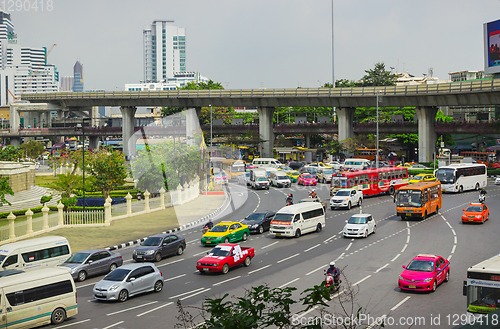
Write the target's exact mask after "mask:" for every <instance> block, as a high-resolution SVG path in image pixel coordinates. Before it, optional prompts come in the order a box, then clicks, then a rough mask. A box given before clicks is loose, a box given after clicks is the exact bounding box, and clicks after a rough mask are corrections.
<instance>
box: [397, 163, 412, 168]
mask: <svg viewBox="0 0 500 329" xmlns="http://www.w3.org/2000/svg"><path fill="white" fill-rule="evenodd" d="M414 164H416V163H415V162H406V163H405V164H398V165H397V166H396V167H406V168H409V167H412V166H413V165H414Z"/></svg>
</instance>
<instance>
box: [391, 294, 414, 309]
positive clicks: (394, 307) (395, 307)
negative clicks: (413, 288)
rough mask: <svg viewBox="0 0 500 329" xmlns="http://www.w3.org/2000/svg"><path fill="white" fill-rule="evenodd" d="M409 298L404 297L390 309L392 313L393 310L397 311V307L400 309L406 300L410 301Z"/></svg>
mask: <svg viewBox="0 0 500 329" xmlns="http://www.w3.org/2000/svg"><path fill="white" fill-rule="evenodd" d="M410 297H411V296H406V298H405V299H403V300H402V301H400V302H399V303H397V304H396V305H394V306H393V307H392V308H391V311H394V310H395V309H397V308H398V307H400V306H401V305H403V303H404V302H406V301H407V300H408V299H410Z"/></svg>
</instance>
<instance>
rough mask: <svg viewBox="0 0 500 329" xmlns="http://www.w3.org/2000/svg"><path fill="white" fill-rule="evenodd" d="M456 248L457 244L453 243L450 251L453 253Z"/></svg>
mask: <svg viewBox="0 0 500 329" xmlns="http://www.w3.org/2000/svg"><path fill="white" fill-rule="evenodd" d="M456 248H457V245H455V244H454V245H453V248H451V253H452V254H454V253H455V249H456Z"/></svg>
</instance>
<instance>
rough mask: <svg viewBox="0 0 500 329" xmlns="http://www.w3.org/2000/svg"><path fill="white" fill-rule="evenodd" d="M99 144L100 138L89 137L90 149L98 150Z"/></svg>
mask: <svg viewBox="0 0 500 329" xmlns="http://www.w3.org/2000/svg"><path fill="white" fill-rule="evenodd" d="M98 144H99V136H89V149H91V150H97V145H98Z"/></svg>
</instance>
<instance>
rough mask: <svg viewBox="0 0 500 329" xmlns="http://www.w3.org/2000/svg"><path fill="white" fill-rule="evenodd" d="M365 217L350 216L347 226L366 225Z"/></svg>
mask: <svg viewBox="0 0 500 329" xmlns="http://www.w3.org/2000/svg"><path fill="white" fill-rule="evenodd" d="M366 219H367V217H360V216H352V217H351V218H350V219H349V221H348V223H349V224H366Z"/></svg>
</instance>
